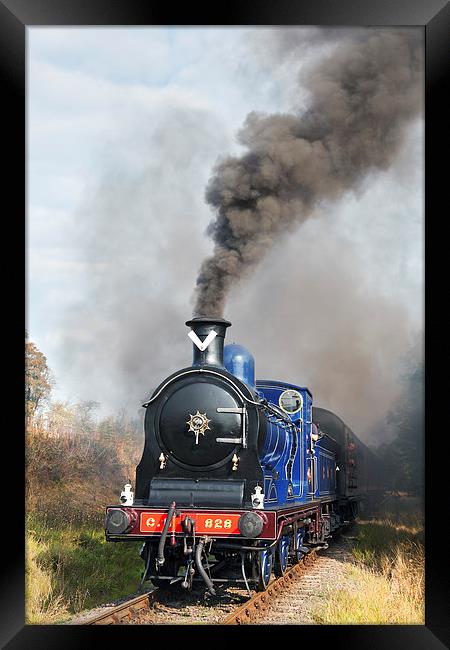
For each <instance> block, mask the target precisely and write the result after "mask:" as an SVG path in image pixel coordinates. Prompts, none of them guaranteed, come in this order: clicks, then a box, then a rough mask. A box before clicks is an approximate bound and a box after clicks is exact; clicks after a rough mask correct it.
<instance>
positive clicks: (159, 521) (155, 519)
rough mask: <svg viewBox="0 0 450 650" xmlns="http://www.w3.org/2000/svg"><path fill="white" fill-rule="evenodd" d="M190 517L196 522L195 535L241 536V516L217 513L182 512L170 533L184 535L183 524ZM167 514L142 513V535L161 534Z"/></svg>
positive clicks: (140, 528) (175, 519) (176, 518)
mask: <svg viewBox="0 0 450 650" xmlns="http://www.w3.org/2000/svg"><path fill="white" fill-rule="evenodd" d="M186 516H188V517H189V518H190V519H192V520H193V521H195V534H196V535H205V534H206V535H207V534H211V535H212V536H213V537H214V536H216V535H239V534H240V531H239V528H238V521H239V518H240V516H241V515H240V514H234V513H231V514H230V513H225V514H223V513H220V514H218V513H217V512H182V513H181V515H178V516H177V517H174V519H173V520H172V524H171V526H170V528H169V533H171V532H173V530H174V521H175V532H176V533H182V532H183V530H182V528H181V522H182V521H183V519H184V518H185V517H186ZM166 517H167V512H141V519H140V527H139V530H140V531H141V533H161V532H162V529H163V528H164V524H165V522H166Z"/></svg>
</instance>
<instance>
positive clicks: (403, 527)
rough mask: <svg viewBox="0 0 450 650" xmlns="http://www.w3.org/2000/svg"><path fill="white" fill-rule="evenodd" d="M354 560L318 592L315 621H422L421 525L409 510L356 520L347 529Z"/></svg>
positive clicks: (421, 522) (327, 622) (420, 520)
mask: <svg viewBox="0 0 450 650" xmlns="http://www.w3.org/2000/svg"><path fill="white" fill-rule="evenodd" d="M353 536H354V537H355V538H354V539H349V540H348V543H349V545H350V548H351V551H352V555H353V557H354V559H355V564H354V565H349V566H348V567H347V568H346V577H347V580H346V581H345V583H344V584H342V585H341V586H340V587H339V588H337V589H336V588H330V589H329V590H327V591H326V593H323V594H322V597H323V600H322V602H321V604H320V605H319V606H318V607H317V608H316V610H315V612H314V618H315V620H316V622H317V623H320V624H325V625H339V624H371V625H378V624H406V625H407V624H415V625H422V624H424V582H425V576H424V568H425V566H424V565H425V562H424V528H423V521H422V519H421V518H420V517H419V516H417V515H414V514H411V513H408V512H406V513H403V514H400V515H399V514H398V513H396V515H395V516H392V515H389V514H388V513H386V514H385V515H384V516H383V517H382V518H380V519H375V520H370V521H360V522H359V523H358V524H357V525H356V527H355V530H354V532H353V531H352V532H351V533H349V537H353Z"/></svg>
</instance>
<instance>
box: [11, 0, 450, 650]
mask: <svg viewBox="0 0 450 650" xmlns="http://www.w3.org/2000/svg"><path fill="white" fill-rule="evenodd" d="M213 10H214V13H213ZM449 14H450V10H449V6H448V4H447V3H446V2H445V0H427V2H424V1H423V0H411V1H406V0H377V1H376V2H374V0H334V1H333V0H308V1H301V2H300V1H298V2H295V1H294V0H279V1H278V2H273V0H260V1H259V2H258V3H250V2H247V3H244V2H242V1H237V0H233V1H232V2H227V3H226V4H225V3H221V4H216V5H214V6H210V7H209V8H207V7H205V6H203V5H201V4H200V3H199V4H198V5H192V4H184V5H180V6H176V7H175V6H171V5H169V4H168V3H161V2H160V3H155V2H154V3H151V2H146V1H145V0H90V2H86V1H83V0H0V79H1V82H2V88H3V93H2V95H3V101H2V104H3V108H4V109H6V112H5V113H4V115H5V116H4V119H3V125H4V129H3V136H4V143H5V144H6V147H5V148H4V152H5V153H6V156H4V159H5V162H6V167H5V171H4V174H3V179H4V183H3V191H2V195H3V204H5V199H6V203H7V205H8V208H6V210H5V214H4V218H3V235H4V242H5V244H6V245H5V246H4V249H5V252H6V251H7V252H9V253H12V255H13V257H12V262H11V264H8V265H6V263H5V262H4V282H3V287H2V288H3V292H4V294H5V295H4V304H5V306H6V307H7V309H6V318H5V321H6V324H7V325H8V326H9V333H8V334H7V338H5V339H4V341H3V342H4V348H5V351H13V355H14V356H13V364H12V366H11V371H10V373H9V375H8V382H7V385H8V388H9V389H10V392H11V395H12V396H13V400H12V402H11V401H10V400H9V398H8V399H7V400H4V415H5V416H6V417H5V418H4V430H3V434H4V435H3V454H2V459H3V466H4V469H6V470H9V471H10V473H11V475H10V477H9V478H8V479H7V482H6V480H5V483H6V485H4V488H5V494H4V506H3V512H2V515H3V516H2V522H3V526H2V536H3V538H4V541H5V542H6V548H7V551H6V553H4V554H3V555H2V570H1V573H2V577H3V588H2V592H1V601H0V613H1V619H2V623H1V632H0V641H1V642H2V647H7V648H11V649H13V648H14V649H15V648H33V649H34V648H36V647H38V648H40V647H43V648H62V647H64V648H72V647H73V648H77V647H83V646H85V647H91V645H92V644H93V643H102V642H106V643H111V642H120V643H128V644H130V643H133V644H135V643H139V640H138V637H137V636H136V635H138V636H139V637H141V639H143V640H144V641H145V643H146V644H149V643H153V644H154V643H156V642H157V641H156V640H155V629H154V628H151V627H147V626H116V627H114V629H112V628H104V627H87V626H57V625H54V626H29V625H27V626H25V625H24V600H25V599H24V575H25V569H24V485H23V476H24V436H23V430H24V422H23V420H24V418H23V398H22V395H23V393H22V390H23V377H24V372H23V371H24V366H23V331H24V326H25V313H24V302H23V300H22V296H23V293H22V288H23V287H25V262H26V260H25V247H24V241H25V236H26V233H25V220H24V218H23V214H24V208H25V205H26V183H25V173H24V172H25V161H26V158H25V156H26V148H25V145H26V141H25V117H26V112H25V108H26V107H25V88H26V83H25V72H26V51H25V44H26V38H25V31H26V27H29V26H37V25H46V26H50V25H60V26H67V25H77V26H82V25H205V26H206V25H355V26H357V25H371V26H390V25H408V26H413V25H416V26H421V27H423V29H424V31H425V64H426V120H425V139H426V156H425V172H426V185H425V190H426V191H425V214H426V220H425V224H426V225H425V241H426V255H425V259H426V295H425V298H426V300H425V311H426V323H427V327H426V348H425V349H426V354H427V355H428V358H427V366H426V369H427V372H426V432H427V433H426V440H425V448H426V449H425V462H426V618H425V625H424V626H415V625H413V626H402V625H399V626H389V625H382V626H371V625H366V626H356V625H355V626H314V627H312V626H292V627H290V628H289V631H290V632H293V633H294V635H295V637H296V638H297V637H298V638H297V641H296V642H298V643H301V644H305V643H308V644H314V645H320V646H322V647H324V645H325V644H326V643H327V642H328V643H329V644H330V646H336V645H341V644H342V645H345V647H346V648H351V647H352V646H353V647H355V648H356V647H358V648H360V647H364V648H365V650H369V649H370V650H371V649H375V648H383V649H385V648H394V647H395V648H397V647H400V648H403V647H404V648H408V649H412V648H427V649H429V650H433V649H435V648H436V650H437V649H438V648H439V649H440V648H444V647H446V645H448V644H449V641H450V623H449V619H450V616H449V613H450V606H449V605H450V603H449V599H448V584H449V582H448V560H446V559H445V556H446V555H447V553H448V551H447V548H446V547H447V543H446V540H447V538H446V536H444V534H443V526H444V525H445V523H446V519H447V518H448V515H447V512H448V501H447V500H446V494H447V493H448V490H446V488H445V487H444V482H445V479H446V478H447V477H448V475H449V472H448V463H447V462H446V460H447V457H446V453H444V452H442V451H441V449H443V447H442V439H443V438H445V437H446V436H447V435H448V433H447V431H446V419H445V415H444V414H445V403H446V398H447V395H445V394H444V389H445V387H446V384H445V376H444V379H440V378H438V377H437V375H436V374H434V373H432V371H431V368H432V366H433V365H434V361H433V359H441V358H445V360H448V359H449V358H450V357H449V355H448V354H447V355H446V354H445V353H446V352H447V353H448V351H449V344H448V333H447V332H448V328H446V325H447V324H448V319H447V318H446V317H445V315H444V314H445V311H444V310H445V308H446V307H447V305H446V301H445V296H446V294H448V291H447V292H445V290H441V289H440V288H439V280H441V279H442V278H444V277H445V270H446V266H445V262H446V261H447V259H448V253H447V245H446V242H447V240H446V239H445V238H444V236H443V231H442V235H441V234H440V230H439V225H440V224H441V223H442V224H444V223H445V218H446V216H447V215H446V214H445V208H446V201H445V198H446V197H445V198H444V191H445V190H446V182H445V181H446V179H445V178H444V173H445V170H446V166H445V164H444V163H441V160H442V161H445V160H446V155H445V154H447V150H446V149H447V146H446V139H445V134H446V132H447V131H446V122H447V115H446V113H448V104H447V99H446V96H445V83H444V76H445V72H446V65H445V64H446V62H447V60H448V45H447V43H448V40H449V39H448V35H449ZM447 183H448V181H447ZM439 217H441V219H439ZM7 225H13V231H12V233H11V234H8V235H6V234H5V233H6V226H7ZM4 259H5V256H4ZM10 269H11V270H12V272H11V271H10ZM441 286H442V285H441ZM433 348H434V350H435V351H436V354H434V353H433ZM447 399H448V398H447ZM7 486H8V487H7ZM214 629H217V628H214ZM226 629H227V630H229V631H228V632H225V628H222V629H221V631H220V639H221V640H222V639H223V641H224V642H226V636H225V635H227V634H228V638H229V639H230V641H232V642H233V643H236V642H239V643H245V642H247V641H248V642H250V643H252V644H253V643H255V640H254V635H255V632H256V633H258V632H259V631H262V632H263V634H264V635H265V634H266V633H267V632H268V631H269V629H268V627H264V626H258V627H252V626H247V627H245V628H226ZM270 632H271V636H272V639H273V641H270V642H271V643H272V642H275V643H276V642H278V643H283V644H284V643H285V639H284V635H285V632H286V631H285V630H283V631H282V633H281V634H280V631H279V630H278V628H277V627H272V628H271V629H270ZM157 633H158V637H159V640H161V641H163V642H164V640H165V641H166V642H168V643H170V644H172V643H174V642H175V637H174V633H176V640H177V641H181V642H183V641H184V643H191V642H192V638H193V637H192V636H191V635H192V633H195V636H196V641H198V640H200V642H201V643H211V642H213V643H216V642H217V641H216V639H217V634H214V633H212V631H211V627H209V626H196V627H195V628H194V627H192V626H191V627H190V628H189V632H188V634H186V630H185V628H184V626H179V627H178V629H174V627H173V626H170V628H169V627H167V628H164V629H162V628H158V630H157ZM249 635H250V636H249ZM260 638H261V637H260ZM159 640H158V642H159ZM277 640H278V641H277Z"/></svg>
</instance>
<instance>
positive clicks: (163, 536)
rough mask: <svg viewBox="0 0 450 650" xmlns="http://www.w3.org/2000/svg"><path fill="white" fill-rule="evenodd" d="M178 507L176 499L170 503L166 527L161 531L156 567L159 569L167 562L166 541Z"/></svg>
mask: <svg viewBox="0 0 450 650" xmlns="http://www.w3.org/2000/svg"><path fill="white" fill-rule="evenodd" d="M176 507H177V504H176V503H175V501H172V503H171V504H170V508H169V512H168V513H167V518H166V521H165V523H164V528H163V531H162V533H161V538H160V540H159V544H158V554H157V556H156V568H157V569H159V567H162V565H163V564H164V562H165V558H164V546H165V543H166V537H167V532H168V530H169V527H170V524H171V522H172V518H173V515H174V513H175V509H176Z"/></svg>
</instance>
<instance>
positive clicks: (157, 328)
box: [26, 27, 424, 439]
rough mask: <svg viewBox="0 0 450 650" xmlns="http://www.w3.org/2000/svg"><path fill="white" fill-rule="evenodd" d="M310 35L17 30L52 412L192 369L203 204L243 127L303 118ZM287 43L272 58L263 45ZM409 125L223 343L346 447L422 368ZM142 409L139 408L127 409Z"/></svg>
mask: <svg viewBox="0 0 450 650" xmlns="http://www.w3.org/2000/svg"><path fill="white" fill-rule="evenodd" d="M317 33H318V32H317V30H315V29H314V28H291V29H285V30H281V29H279V28H264V29H262V28H246V29H244V28H233V27H227V28H173V27H171V28H159V27H149V28H128V27H127V28H109V27H108V28H99V27H95V28H73V27H72V28H56V27H52V28H41V27H39V28H35V27H33V28H31V27H29V28H27V86H28V92H27V97H28V99H27V160H28V164H27V184H28V202H27V244H26V246H27V329H28V332H29V336H30V338H31V340H33V341H34V342H35V343H36V345H37V346H38V347H39V348H40V349H41V350H42V352H44V354H45V355H46V357H47V361H48V365H49V366H50V368H51V369H52V371H53V374H54V376H55V388H54V393H53V394H54V397H55V398H57V399H62V400H67V401H69V402H71V403H74V402H77V401H80V400H95V401H97V402H99V404H100V411H101V412H102V413H104V414H107V413H112V412H114V411H116V410H118V409H120V408H126V409H127V410H128V411H129V412H130V413H132V414H135V413H139V412H140V405H141V404H142V402H143V401H144V400H145V399H147V398H148V397H149V395H150V394H151V392H152V391H153V389H154V388H155V387H156V385H158V384H159V383H160V382H161V381H162V380H163V379H164V378H165V377H166V376H168V375H169V374H171V373H172V372H174V371H175V370H176V369H178V368H180V367H184V366H187V365H189V364H190V361H191V343H190V341H189V339H188V338H187V332H188V329H187V328H186V326H185V325H184V323H185V321H186V320H188V319H189V318H190V317H191V315H192V310H193V289H194V286H195V281H196V277H197V273H198V270H199V267H200V264H201V262H202V260H203V259H204V258H205V257H206V256H208V255H210V253H211V251H212V242H211V240H210V239H209V237H208V236H207V234H206V232H205V231H206V228H207V226H208V223H209V222H210V220H211V218H212V209H211V207H210V206H209V205H207V203H206V201H205V188H206V186H207V183H208V180H209V178H210V177H211V174H212V170H213V168H214V166H215V164H216V163H217V161H218V160H219V159H221V158H222V157H223V156H226V155H230V154H233V155H236V156H239V155H242V153H243V151H244V147H243V145H242V144H240V143H239V141H238V139H237V133H238V132H239V129H240V128H241V126H242V124H243V123H244V121H245V119H246V116H247V115H248V114H249V113H250V112H251V111H257V112H262V113H267V114H272V113H290V112H292V111H293V110H295V111H297V112H298V111H300V112H301V111H305V110H306V109H307V106H308V93H307V91H306V90H305V89H304V88H303V87H302V84H301V82H300V83H299V81H298V80H299V74H301V72H302V70H303V69H307V68H308V66H311V65H314V63H315V61H319V60H322V59H323V57H326V56H330V54H332V52H333V48H334V47H335V46H336V43H337V42H338V41H339V38H340V37H341V35H339V34H338V35H336V33H335V32H334V31H333V30H332V29H331V30H329V31H328V32H327V30H321V32H320V38H318V37H317ZM290 38H293V39H296V42H298V43H300V46H299V47H298V48H297V49H295V50H294V52H293V54H291V55H289V56H285V55H283V53H282V51H281V48H280V42H285V41H286V40H289V39H290ZM423 182H424V181H423V118H422V116H421V115H420V111H418V116H417V118H415V119H414V120H412V121H411V123H410V124H409V125H408V131H407V136H406V137H405V139H404V142H403V143H402V145H401V147H400V148H399V152H398V155H397V156H396V158H395V160H394V162H393V163H392V164H391V165H390V166H389V167H388V168H387V169H383V170H382V171H378V172H374V173H371V174H369V175H368V176H367V178H366V179H365V181H364V183H363V185H362V186H361V187H359V188H358V190H357V191H355V192H352V191H349V192H347V193H346V194H345V195H344V196H343V197H342V198H341V199H340V200H339V201H336V202H335V203H329V204H326V205H324V206H321V207H320V208H319V209H317V210H316V211H315V212H314V214H313V216H312V218H311V219H309V220H308V221H306V222H305V223H303V224H302V225H301V226H299V227H298V228H297V229H296V230H295V231H293V232H292V231H290V232H289V233H286V235H285V236H284V237H281V238H280V239H279V240H278V241H277V242H276V245H275V246H274V247H273V248H272V249H271V250H270V251H268V252H267V255H266V256H265V257H264V259H263V260H261V263H260V264H259V265H258V267H257V268H256V270H255V272H254V273H253V274H252V275H251V276H249V277H248V278H244V279H242V281H240V282H239V283H238V284H237V285H236V286H235V287H233V289H232V291H231V293H230V296H229V299H228V303H227V307H226V310H225V314H224V315H225V317H226V318H228V319H229V320H231V321H232V323H233V326H232V327H231V328H230V329H229V330H228V334H227V336H228V340H229V342H231V341H236V342H240V343H242V344H243V345H246V346H247V347H249V348H250V349H251V351H252V353H253V354H254V356H255V360H256V374H257V376H258V377H260V378H276V379H285V380H286V381H291V382H293V383H297V384H299V385H307V386H309V388H310V389H311V391H312V393H313V395H314V398H315V401H316V403H317V405H320V406H322V407H325V408H332V410H335V411H336V412H337V413H338V414H339V415H341V416H342V417H343V418H344V419H345V420H347V421H348V422H349V424H350V426H352V428H353V429H354V430H355V432H357V433H358V434H359V435H361V437H362V438H363V439H364V431H368V430H369V429H370V427H371V426H372V425H373V424H374V422H375V421H376V419H377V418H378V417H379V416H380V415H382V414H384V413H386V412H387V410H388V409H389V407H390V406H391V404H392V403H393V400H394V399H395V398H396V396H398V394H399V392H400V390H401V387H402V376H403V375H404V373H405V369H407V368H408V364H411V363H414V361H415V359H416V358H418V357H420V356H421V354H422V332H423V201H424V194H423ZM141 410H143V409H141Z"/></svg>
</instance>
